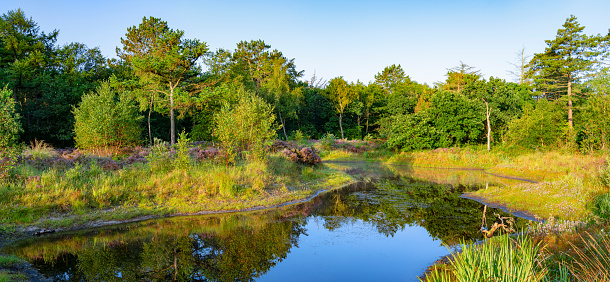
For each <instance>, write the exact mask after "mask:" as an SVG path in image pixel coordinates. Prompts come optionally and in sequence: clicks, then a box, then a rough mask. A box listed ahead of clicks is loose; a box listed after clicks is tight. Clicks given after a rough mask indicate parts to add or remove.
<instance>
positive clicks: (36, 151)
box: [21, 139, 57, 159]
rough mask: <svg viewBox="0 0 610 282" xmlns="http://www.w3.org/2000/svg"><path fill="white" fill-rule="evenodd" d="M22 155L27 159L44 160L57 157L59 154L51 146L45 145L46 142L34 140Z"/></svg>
mask: <svg viewBox="0 0 610 282" xmlns="http://www.w3.org/2000/svg"><path fill="white" fill-rule="evenodd" d="M21 154H22V155H23V156H25V157H32V158H36V159H44V158H50V157H53V156H55V155H57V152H55V150H53V147H51V145H49V144H47V143H45V142H44V140H37V139H34V141H32V142H30V146H28V147H26V148H25V149H24V150H23V152H22V153H21Z"/></svg>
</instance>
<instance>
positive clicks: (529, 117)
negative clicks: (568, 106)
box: [506, 99, 567, 148]
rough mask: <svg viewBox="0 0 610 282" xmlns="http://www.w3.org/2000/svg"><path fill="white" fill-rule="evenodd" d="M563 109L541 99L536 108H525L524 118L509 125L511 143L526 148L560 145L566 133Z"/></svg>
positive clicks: (508, 135)
mask: <svg viewBox="0 0 610 282" xmlns="http://www.w3.org/2000/svg"><path fill="white" fill-rule="evenodd" d="M566 128H567V126H566V122H565V119H564V113H563V109H561V107H559V106H558V105H557V104H555V103H553V102H549V101H547V100H546V99H540V100H539V101H538V102H537V103H536V105H535V107H533V108H532V107H525V109H524V113H523V116H521V118H519V119H515V120H513V121H512V122H510V123H509V124H508V132H507V134H506V138H507V139H508V140H507V141H508V142H509V143H512V144H515V145H519V146H521V147H526V148H540V147H548V146H556V145H558V144H559V143H560V142H561V140H562V137H563V136H564V133H565V131H566Z"/></svg>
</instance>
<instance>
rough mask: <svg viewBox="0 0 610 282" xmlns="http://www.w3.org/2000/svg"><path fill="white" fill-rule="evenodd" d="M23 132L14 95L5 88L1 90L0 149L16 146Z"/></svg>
mask: <svg viewBox="0 0 610 282" xmlns="http://www.w3.org/2000/svg"><path fill="white" fill-rule="evenodd" d="M21 131H22V129H21V124H20V123H19V114H18V113H17V112H16V110H15V100H13V93H12V91H11V90H10V89H8V88H7V87H4V88H3V89H2V90H0V149H5V148H7V147H12V146H14V145H16V142H17V140H18V139H19V133H20V132H21Z"/></svg>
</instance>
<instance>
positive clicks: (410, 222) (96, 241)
mask: <svg viewBox="0 0 610 282" xmlns="http://www.w3.org/2000/svg"><path fill="white" fill-rule="evenodd" d="M327 165H333V166H336V167H338V168H341V169H344V170H346V171H347V172H348V173H350V174H353V175H355V176H356V177H358V178H360V179H362V182H359V183H357V184H354V185H350V186H348V187H345V188H342V189H339V190H335V191H331V192H327V193H323V194H321V195H320V196H318V197H316V198H314V199H312V200H310V201H308V202H303V203H300V204H295V205H291V206H285V207H281V208H276V209H270V210H262V211H255V212H245V213H227V214H217V215H206V216H191V217H176V218H166V219H156V220H150V221H144V222H138V223H132V224H125V225H119V226H113V227H110V228H97V229H89V230H80V231H76V232H67V233H58V234H51V235H48V236H44V237H36V238H30V239H26V240H22V241H20V242H17V243H15V244H13V245H12V246H8V247H6V248H5V249H4V250H2V251H3V252H5V253H9V254H14V255H16V256H18V257H21V258H24V259H26V260H28V261H29V262H31V263H32V265H33V266H34V267H35V268H37V269H38V270H39V271H40V273H42V274H44V275H45V276H47V277H50V278H53V279H54V280H57V281H125V280H127V281H157V280H161V281H164V280H178V281H253V280H254V281H338V280H341V281H387V280H391V281H417V280H418V278H417V277H418V276H419V275H422V274H423V273H424V271H425V269H426V268H427V267H428V266H430V265H431V264H433V263H434V262H435V261H436V260H438V259H440V258H441V257H442V256H445V255H447V254H449V249H448V248H454V247H455V246H456V245H457V244H459V243H460V242H461V241H463V240H466V241H472V240H482V239H483V235H482V234H481V232H480V228H481V225H482V215H483V210H484V209H485V210H486V215H487V216H486V222H485V223H484V225H487V226H490V225H491V224H492V223H493V221H494V220H495V219H496V218H495V217H496V215H495V214H497V215H500V216H511V215H510V214H507V213H505V212H503V211H501V210H497V209H493V208H489V207H484V206H483V205H482V204H480V203H478V202H476V201H473V200H469V199H465V198H461V197H460V195H461V194H463V193H464V192H468V191H473V190H476V189H485V187H486V186H488V185H503V183H505V181H511V180H506V179H501V178H497V177H494V176H490V175H488V174H485V173H483V172H481V171H472V170H447V169H424V168H413V167H408V166H386V165H378V164H365V163H360V164H358V163H332V164H327ZM527 223H528V220H525V219H521V218H517V219H516V221H515V228H516V229H519V228H523V227H524V226H525V225H526V224H527Z"/></svg>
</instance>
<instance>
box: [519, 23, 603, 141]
mask: <svg viewBox="0 0 610 282" xmlns="http://www.w3.org/2000/svg"><path fill="white" fill-rule="evenodd" d="M584 28H585V27H584V26H581V25H580V24H579V23H578V21H577V20H576V17H575V16H573V15H572V16H570V17H569V18H567V19H566V21H565V23H564V24H563V28H560V29H559V30H557V35H556V37H555V39H554V40H546V41H545V42H546V44H547V47H546V48H545V50H544V52H543V53H538V54H535V55H534V58H533V59H532V60H531V61H530V63H529V65H528V67H529V68H530V74H532V75H533V77H534V83H535V85H536V88H537V89H536V90H538V91H540V92H542V93H543V96H544V97H547V98H548V99H557V98H559V97H564V99H565V100H566V102H567V105H568V126H569V129H570V132H572V131H573V128H574V122H573V100H574V97H573V95H574V93H573V92H574V91H573V90H574V89H573V84H574V83H576V82H578V81H579V79H580V78H582V77H583V76H584V75H586V74H587V73H588V72H590V71H592V70H594V69H595V66H596V65H597V63H598V59H599V57H600V56H605V55H607V54H606V53H605V52H603V49H602V48H601V47H603V45H604V44H602V43H603V42H608V39H609V36H600V35H597V36H587V35H586V34H583V30H584Z"/></svg>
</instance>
